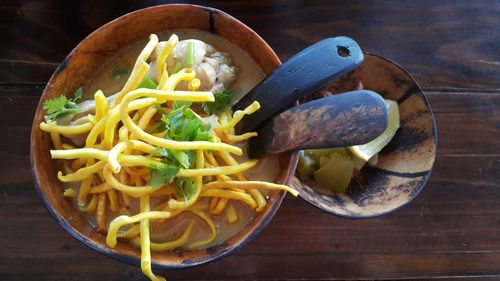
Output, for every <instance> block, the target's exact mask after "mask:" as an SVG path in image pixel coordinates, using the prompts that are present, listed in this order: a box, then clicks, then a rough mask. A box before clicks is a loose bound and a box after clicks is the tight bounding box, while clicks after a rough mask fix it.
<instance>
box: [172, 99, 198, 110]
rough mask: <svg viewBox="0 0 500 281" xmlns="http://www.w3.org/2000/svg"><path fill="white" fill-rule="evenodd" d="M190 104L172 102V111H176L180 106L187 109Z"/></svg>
mask: <svg viewBox="0 0 500 281" xmlns="http://www.w3.org/2000/svg"><path fill="white" fill-rule="evenodd" d="M191 104H193V103H192V102H190V101H177V100H176V101H174V102H172V109H174V110H176V109H178V108H180V107H182V106H184V107H186V108H188V107H190V106H191Z"/></svg>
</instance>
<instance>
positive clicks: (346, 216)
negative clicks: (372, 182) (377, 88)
mask: <svg viewBox="0 0 500 281" xmlns="http://www.w3.org/2000/svg"><path fill="white" fill-rule="evenodd" d="M363 54H364V55H365V56H372V57H376V58H378V59H381V60H384V61H386V62H388V63H390V64H392V65H394V66H395V67H397V68H398V69H400V70H401V71H402V72H403V73H404V74H406V75H408V77H409V78H410V79H411V80H412V81H413V83H415V86H416V87H417V89H418V90H420V92H421V93H422V95H421V96H422V97H423V100H424V103H425V106H426V107H427V108H428V109H429V113H430V115H431V119H432V137H433V140H434V146H435V153H434V155H433V159H432V164H431V166H430V169H429V170H428V171H427V172H426V174H425V175H424V178H423V179H422V182H421V184H420V186H419V187H418V189H417V190H416V191H415V192H413V194H412V195H411V196H410V197H409V198H408V200H407V201H406V202H404V203H403V204H401V205H399V206H397V207H395V208H392V209H390V210H386V211H383V212H380V213H376V214H373V215H349V214H341V213H337V212H334V211H331V210H326V209H323V208H320V207H319V206H317V205H315V204H313V202H311V201H309V200H307V199H306V198H303V197H302V196H300V194H299V196H300V198H301V199H303V200H304V201H306V202H307V203H309V204H310V205H311V206H314V207H316V208H317V209H319V210H321V211H323V212H325V213H327V214H331V215H334V216H336V217H339V218H343V219H354V220H362V219H371V218H378V217H382V216H385V215H388V214H389V213H392V212H394V211H397V210H399V209H401V208H403V207H405V206H406V205H408V204H410V203H411V202H412V201H413V200H414V199H415V198H416V197H417V196H418V195H419V194H420V193H421V192H422V190H423V189H424V187H425V186H426V185H427V181H428V180H429V177H430V176H431V173H432V170H433V168H434V164H435V163H436V156H437V148H438V146H437V145H438V132H437V125H436V119H435V117H434V113H433V112H432V108H431V105H430V103H429V100H428V99H427V96H426V95H425V92H424V90H422V87H421V86H420V84H419V83H418V82H417V80H416V79H415V78H414V77H413V75H411V74H410V72H408V70H406V69H405V68H404V67H403V66H401V65H400V64H399V63H397V62H395V61H393V60H392V59H389V58H386V57H383V56H381V55H377V54H373V53H370V52H363ZM346 75H349V74H346ZM296 175H297V172H295V173H294V175H293V177H294V178H296V180H298V181H300V182H302V183H303V184H304V185H307V183H304V182H303V181H302V180H301V179H300V177H298V176H296ZM307 186H308V188H311V187H309V185H307Z"/></svg>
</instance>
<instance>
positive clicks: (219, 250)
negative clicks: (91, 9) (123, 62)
mask: <svg viewBox="0 0 500 281" xmlns="http://www.w3.org/2000/svg"><path fill="white" fill-rule="evenodd" d="M179 28H189V29H196V30H205V31H209V32H212V33H216V34H218V35H220V36H222V37H223V38H225V39H227V40H228V41H230V42H232V43H234V44H236V45H237V46H239V47H240V48H241V49H242V50H243V51H245V52H246V53H247V54H248V55H250V57H251V58H252V59H253V60H254V61H255V63H256V64H257V65H258V66H260V68H261V69H262V70H263V71H264V73H266V74H270V73H271V72H272V71H273V70H274V69H275V68H276V67H278V66H279V65H280V64H281V62H280V60H279V58H278V57H277V56H276V54H275V53H274V52H273V50H272V49H271V48H270V47H269V46H268V45H267V44H266V42H264V40H263V39H262V38H261V37H259V35H257V34H256V33H255V32H254V31H252V30H251V29H250V28H249V27H247V26H246V25H244V24H243V23H241V22H240V21H238V20H236V19H235V18H233V17H231V16H230V15H228V14H226V13H224V12H222V11H219V10H216V9H212V8H206V7H201V6H195V5H163V6H156V7H151V8H147V9H143V10H139V11H136V12H133V13H130V14H127V15H124V16H122V17H120V18H118V19H116V20H114V21H112V22H110V23H108V24H106V25H104V26H102V27H101V28H99V29H98V30H96V31H94V32H93V33H92V34H90V35H89V36H87V38H85V39H84V40H83V41H82V42H81V43H80V44H79V45H78V46H77V47H76V48H75V49H74V50H73V51H72V52H71V53H70V54H69V55H68V56H67V57H66V58H65V59H64V61H63V62H62V63H61V64H60V65H59V67H58V68H57V69H56V71H55V73H54V74H53V76H52V77H51V79H50V81H49V82H48V84H47V86H46V88H45V90H44V92H43V95H42V97H41V98H40V102H39V104H38V107H37V111H36V114H35V119H34V121H33V127H32V131H31V166H32V170H33V176H34V179H35V185H36V188H37V189H38V192H39V194H40V197H41V198H42V200H43V202H44V203H45V205H46V206H47V208H48V210H49V211H50V213H51V214H52V216H53V217H54V218H55V219H56V221H57V222H58V223H59V224H60V225H61V226H62V227H63V228H64V229H65V230H66V231H67V232H69V233H70V234H71V235H72V236H73V237H75V238H76V239H78V240H80V241H81V242H83V243H84V244H85V245H87V246H89V247H90V248H92V249H94V250H96V251H98V252H100V253H103V254H105V255H107V256H109V257H112V258H115V259H118V260H120V261H124V262H127V263H130V264H133V265H139V264H140V250H139V249H138V248H136V247H133V246H131V245H130V244H129V243H127V242H119V243H118V245H117V246H116V248H114V249H111V248H109V247H108V246H107V245H106V242H105V238H106V237H105V235H103V234H101V233H98V232H97V231H96V230H95V229H94V227H92V226H91V225H90V224H89V223H88V222H87V220H86V219H85V218H84V217H83V216H82V214H81V213H80V212H79V211H78V210H77V209H76V208H75V207H74V206H73V205H72V202H71V200H68V199H66V198H64V197H63V185H62V183H61V182H60V181H59V180H58V179H57V177H56V174H57V171H58V169H57V167H56V163H55V161H53V160H52V159H51V158H50V154H49V150H50V149H51V146H52V145H51V141H50V138H49V134H48V133H45V132H43V131H41V130H40V129H39V124H40V122H42V121H43V116H44V111H43V109H42V104H43V102H44V101H45V100H47V99H49V98H54V97H56V96H59V95H61V94H63V93H72V92H74V91H75V89H77V88H78V87H79V85H85V82H86V81H89V79H90V78H91V77H92V75H93V74H94V73H95V71H94V70H95V69H98V68H99V67H101V66H102V65H103V63H105V62H107V61H109V60H110V59H111V58H112V57H113V55H114V54H116V51H117V50H120V49H122V48H125V47H127V46H129V45H131V44H133V43H134V42H137V41H138V40H143V41H146V40H147V37H148V36H149V34H151V33H158V32H161V31H165V30H171V29H179ZM163 40H165V38H163ZM295 165H296V155H295V154H290V153H287V154H282V155H280V173H279V176H278V182H279V183H285V184H286V183H287V182H288V180H289V179H290V177H291V176H292V175H293V171H294V170H295ZM284 195H285V193H284V192H274V193H271V195H270V199H269V202H270V203H269V204H268V205H267V207H266V208H265V210H264V211H262V212H261V213H257V215H256V217H255V219H254V220H253V221H252V222H251V223H249V224H248V225H247V226H246V227H244V228H243V229H242V230H241V231H239V232H238V233H237V234H235V235H234V236H232V237H231V238H229V239H228V240H226V241H224V242H223V243H222V244H220V245H217V246H214V247H211V248H208V249H206V250H198V251H170V252H153V255H152V262H153V266H154V267H156V268H184V267H189V266H194V265H198V264H203V263H206V262H209V261H212V260H215V259H218V258H221V257H223V256H226V255H229V254H231V253H233V252H235V251H236V250H237V249H239V248H240V247H242V246H243V245H244V244H246V243H248V242H249V241H250V240H251V239H252V238H254V237H255V236H256V235H257V234H258V233H259V232H260V231H261V230H262V229H263V228H264V227H265V225H266V224H267V223H268V222H269V221H270V219H271V218H272V217H273V215H274V214H275V212H276V211H277V209H278V207H279V206H280V204H281V202H282V200H283V197H284Z"/></svg>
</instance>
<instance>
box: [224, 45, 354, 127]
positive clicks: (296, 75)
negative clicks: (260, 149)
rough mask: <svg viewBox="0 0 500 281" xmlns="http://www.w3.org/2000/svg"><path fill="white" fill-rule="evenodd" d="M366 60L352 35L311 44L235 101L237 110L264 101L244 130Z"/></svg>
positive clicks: (258, 123) (246, 123) (247, 120)
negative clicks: (254, 102)
mask: <svg viewBox="0 0 500 281" xmlns="http://www.w3.org/2000/svg"><path fill="white" fill-rule="evenodd" d="M362 61H363V53H362V52H361V49H360V48H359V46H358V44H357V43H356V42H355V41H354V40H352V39H351V38H348V37H333V38H328V39H325V40H322V41H320V42H318V43H316V44H313V45H311V46H309V47H307V48H306V49H304V50H302V51H301V52H299V53H298V54H296V55H294V56H293V57H291V58H290V59H289V60H287V61H286V62H285V63H283V64H282V65H281V66H280V67H279V68H278V69H276V70H275V71H274V72H273V73H272V74H271V75H269V76H268V77H267V78H266V79H264V81H262V82H261V83H260V84H259V85H257V86H256V87H255V88H253V89H252V90H251V91H250V92H249V93H248V94H246V95H245V96H244V97H243V98H242V99H241V100H239V101H238V102H237V103H236V104H235V105H233V111H236V110H242V109H244V108H246V107H247V106H248V105H250V104H251V103H252V102H253V101H258V102H259V103H260V105H261V108H260V110H258V111H257V112H255V113H253V114H251V115H247V116H245V118H244V119H243V122H242V127H241V128H240V131H241V132H243V133H244V132H248V131H254V130H255V129H256V128H258V126H259V125H260V124H261V123H262V122H263V121H264V120H266V119H269V118H271V117H272V116H274V115H276V114H278V113H280V112H282V111H283V110H285V109H286V108H288V107H289V106H290V105H291V104H292V103H293V102H295V101H296V100H298V99H300V98H302V97H304V96H306V95H308V94H312V93H315V92H318V91H319V90H321V89H322V88H324V87H325V86H326V85H327V84H328V83H329V82H331V81H332V80H333V79H335V78H336V77H339V76H341V75H343V74H345V73H348V72H350V71H351V70H353V69H355V68H356V67H357V66H358V65H359V64H361V62H362Z"/></svg>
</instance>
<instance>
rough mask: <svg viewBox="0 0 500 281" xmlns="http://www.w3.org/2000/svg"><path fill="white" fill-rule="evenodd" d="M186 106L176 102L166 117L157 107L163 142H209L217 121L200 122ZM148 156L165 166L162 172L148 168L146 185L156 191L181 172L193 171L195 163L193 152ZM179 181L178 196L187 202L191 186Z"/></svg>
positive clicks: (163, 151) (158, 151) (160, 152)
mask: <svg viewBox="0 0 500 281" xmlns="http://www.w3.org/2000/svg"><path fill="white" fill-rule="evenodd" d="M189 106H191V103H189V102H177V103H174V104H173V108H174V109H173V110H172V111H171V112H170V113H166V111H165V110H164V109H163V108H161V106H159V105H157V107H158V108H159V112H160V113H161V114H162V117H161V121H162V125H163V127H164V128H165V131H166V132H165V135H164V138H166V139H171V140H175V141H201V140H203V141H213V136H212V130H213V127H214V126H215V122H216V121H217V119H216V118H217V117H215V116H214V117H208V118H204V119H201V118H199V117H198V116H196V115H195V114H194V113H193V111H192V110H191V109H190V108H189ZM152 156H155V157H160V158H161V161H162V162H163V163H164V164H165V167H163V168H156V167H151V178H150V185H151V186H153V187H159V186H161V185H162V184H163V183H167V184H168V183H171V182H172V181H173V180H174V178H175V175H176V174H177V172H179V170H180V169H181V168H183V169H190V168H193V167H194V166H195V162H196V151H194V150H185V151H184V150H173V149H165V148H161V149H160V148H158V149H156V150H155V151H154V152H153V154H152ZM178 180H180V179H178ZM180 181H181V184H180V185H179V182H178V194H179V196H183V197H184V198H189V196H190V193H189V192H188V191H189V190H191V189H190V188H191V187H190V186H191V184H190V183H189V182H188V180H187V179H184V180H180ZM179 186H180V187H179ZM179 190H180V191H182V192H180V191H179ZM186 200H187V199H186Z"/></svg>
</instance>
